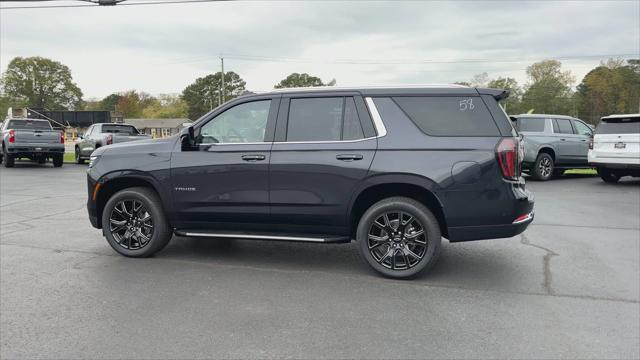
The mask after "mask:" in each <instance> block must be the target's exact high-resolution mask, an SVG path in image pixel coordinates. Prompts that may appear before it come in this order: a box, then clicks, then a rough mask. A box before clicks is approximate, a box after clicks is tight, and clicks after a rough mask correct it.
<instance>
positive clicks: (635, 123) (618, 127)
mask: <svg viewBox="0 0 640 360" xmlns="http://www.w3.org/2000/svg"><path fill="white" fill-rule="evenodd" d="M596 134H640V117H629V118H609V119H603V121H602V122H601V123H600V124H599V125H598V127H596Z"/></svg>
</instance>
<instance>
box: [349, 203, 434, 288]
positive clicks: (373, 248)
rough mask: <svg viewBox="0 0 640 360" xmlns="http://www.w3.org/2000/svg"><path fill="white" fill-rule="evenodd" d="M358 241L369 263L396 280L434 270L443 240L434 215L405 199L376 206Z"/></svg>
mask: <svg viewBox="0 0 640 360" xmlns="http://www.w3.org/2000/svg"><path fill="white" fill-rule="evenodd" d="M356 238H357V241H358V249H359V251H360V254H361V255H362V257H363V258H364V259H365V260H366V261H367V263H368V264H369V265H370V266H371V267H372V268H373V269H374V270H376V271H377V272H379V273H381V274H383V275H385V276H388V277H392V278H409V277H413V276H415V275H417V274H419V273H420V272H423V271H426V270H428V269H429V268H431V267H432V266H433V265H434V264H435V263H436V261H437V259H438V257H439V255H440V244H441V241H442V239H441V234H440V226H439V224H438V220H437V219H436V217H435V216H434V215H433V213H432V212H431V211H429V209H427V207H426V206H424V205H423V204H421V203H420V202H418V201H415V200H413V199H409V198H405V197H391V198H387V199H384V200H381V201H379V202H377V203H375V204H373V205H372V206H371V207H370V208H369V209H368V210H367V211H366V212H365V213H364V215H362V218H360V222H359V224H358V230H357V234H356Z"/></svg>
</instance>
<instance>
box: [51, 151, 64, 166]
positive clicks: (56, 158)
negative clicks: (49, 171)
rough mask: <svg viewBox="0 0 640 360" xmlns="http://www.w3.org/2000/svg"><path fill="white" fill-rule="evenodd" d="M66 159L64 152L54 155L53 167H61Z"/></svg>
mask: <svg viewBox="0 0 640 360" xmlns="http://www.w3.org/2000/svg"><path fill="white" fill-rule="evenodd" d="M63 160H64V154H54V155H53V167H61V166H62V163H63Z"/></svg>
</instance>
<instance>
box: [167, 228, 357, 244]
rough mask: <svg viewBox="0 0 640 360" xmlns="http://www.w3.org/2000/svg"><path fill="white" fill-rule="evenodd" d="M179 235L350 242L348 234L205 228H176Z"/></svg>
mask: <svg viewBox="0 0 640 360" xmlns="http://www.w3.org/2000/svg"><path fill="white" fill-rule="evenodd" d="M175 234H176V235H178V236H186V237H205V238H230V239H245V240H274V241H297V242H314V243H339V242H348V241H349V238H348V237H346V236H326V235H308V236H299V235H292V234H286V235H285V234H260V233H244V232H229V231H220V232H218V231H205V230H175Z"/></svg>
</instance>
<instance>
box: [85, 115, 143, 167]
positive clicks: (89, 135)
mask: <svg viewBox="0 0 640 360" xmlns="http://www.w3.org/2000/svg"><path fill="white" fill-rule="evenodd" d="M148 139H151V136H150V135H143V134H140V133H139V132H138V130H137V129H136V128H135V127H134V126H132V125H129V124H114V123H102V124H93V125H91V126H90V127H89V128H88V129H87V132H86V133H85V134H84V135H80V136H79V141H78V142H77V143H76V146H75V157H76V163H78V164H83V163H84V162H85V160H88V159H89V157H90V156H91V153H92V152H93V151H94V150H95V149H98V148H100V147H102V146H105V145H111V144H118V143H123V142H128V141H138V140H148Z"/></svg>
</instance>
